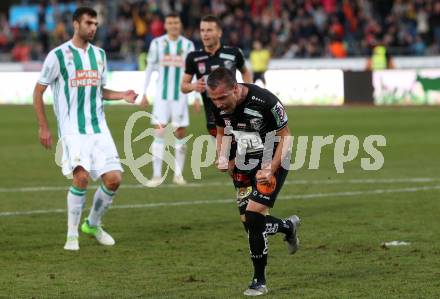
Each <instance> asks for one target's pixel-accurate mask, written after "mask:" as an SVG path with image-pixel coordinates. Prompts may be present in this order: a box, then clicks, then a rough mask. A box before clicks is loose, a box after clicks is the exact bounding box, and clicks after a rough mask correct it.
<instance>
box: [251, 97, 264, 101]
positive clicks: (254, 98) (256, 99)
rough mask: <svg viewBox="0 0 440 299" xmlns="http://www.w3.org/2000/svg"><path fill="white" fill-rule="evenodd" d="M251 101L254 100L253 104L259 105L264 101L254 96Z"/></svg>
mask: <svg viewBox="0 0 440 299" xmlns="http://www.w3.org/2000/svg"><path fill="white" fill-rule="evenodd" d="M252 100H254V101H255V102H259V103H264V101H263V100H262V99H260V98H258V97H256V96H252Z"/></svg>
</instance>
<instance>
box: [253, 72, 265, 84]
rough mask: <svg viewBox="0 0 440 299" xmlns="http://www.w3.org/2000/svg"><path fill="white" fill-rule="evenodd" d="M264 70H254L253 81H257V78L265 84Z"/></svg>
mask: <svg viewBox="0 0 440 299" xmlns="http://www.w3.org/2000/svg"><path fill="white" fill-rule="evenodd" d="M264 73H265V72H254V78H253V79H254V83H255V82H257V80H261V82H263V84H266V78H265V77H264Z"/></svg>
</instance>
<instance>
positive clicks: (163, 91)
mask: <svg viewBox="0 0 440 299" xmlns="http://www.w3.org/2000/svg"><path fill="white" fill-rule="evenodd" d="M165 29H166V31H167V33H166V34H165V35H162V36H159V37H157V38H155V39H153V41H152V42H151V45H150V49H149V51H148V64H147V68H146V69H145V84H144V89H143V90H144V95H143V97H142V102H141V106H146V105H147V103H148V101H147V96H146V90H147V87H148V85H149V84H150V79H151V74H152V72H153V70H155V69H158V71H159V80H158V84H157V91H156V95H155V98H154V102H153V116H154V118H153V119H152V120H151V122H152V124H153V125H155V126H156V133H155V137H154V141H153V144H152V154H153V178H152V179H151V180H150V181H149V182H148V187H156V186H158V185H160V184H161V183H162V178H161V177H162V159H163V155H164V140H163V134H164V127H165V126H166V124H167V123H168V122H169V120H170V118H171V124H172V125H173V127H174V128H175V133H174V134H175V136H176V138H177V140H176V144H175V150H176V158H175V164H174V165H175V167H174V170H175V174H174V179H173V182H174V183H175V184H178V185H185V184H186V181H185V179H184V178H183V176H182V171H183V165H184V162H185V151H186V147H185V143H184V142H182V140H183V138H184V137H185V128H186V127H187V126H188V125H189V118H188V100H187V95H186V94H183V93H182V92H181V91H180V81H181V79H182V76H183V68H184V64H185V58H186V56H187V54H188V53H189V52H191V51H194V44H193V43H192V42H191V41H190V40H188V39H187V38H185V37H183V36H182V35H181V34H180V32H181V31H182V23H181V21H180V17H179V15H178V14H176V13H170V14H168V15H167V16H166V18H165Z"/></svg>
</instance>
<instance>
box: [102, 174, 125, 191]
mask: <svg viewBox="0 0 440 299" xmlns="http://www.w3.org/2000/svg"><path fill="white" fill-rule="evenodd" d="M121 182H122V174H121V172H119V171H114V172H112V173H108V174H106V175H105V176H104V177H103V183H104V185H105V187H106V188H107V189H109V190H111V191H116V190H118V188H119V186H120V185H121Z"/></svg>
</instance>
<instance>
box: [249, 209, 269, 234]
mask: <svg viewBox="0 0 440 299" xmlns="http://www.w3.org/2000/svg"><path fill="white" fill-rule="evenodd" d="M245 217H246V227H247V228H248V229H249V233H251V234H252V233H260V232H263V231H264V230H265V229H266V217H265V216H264V215H263V214H260V213H257V212H253V211H246V212H245Z"/></svg>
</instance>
